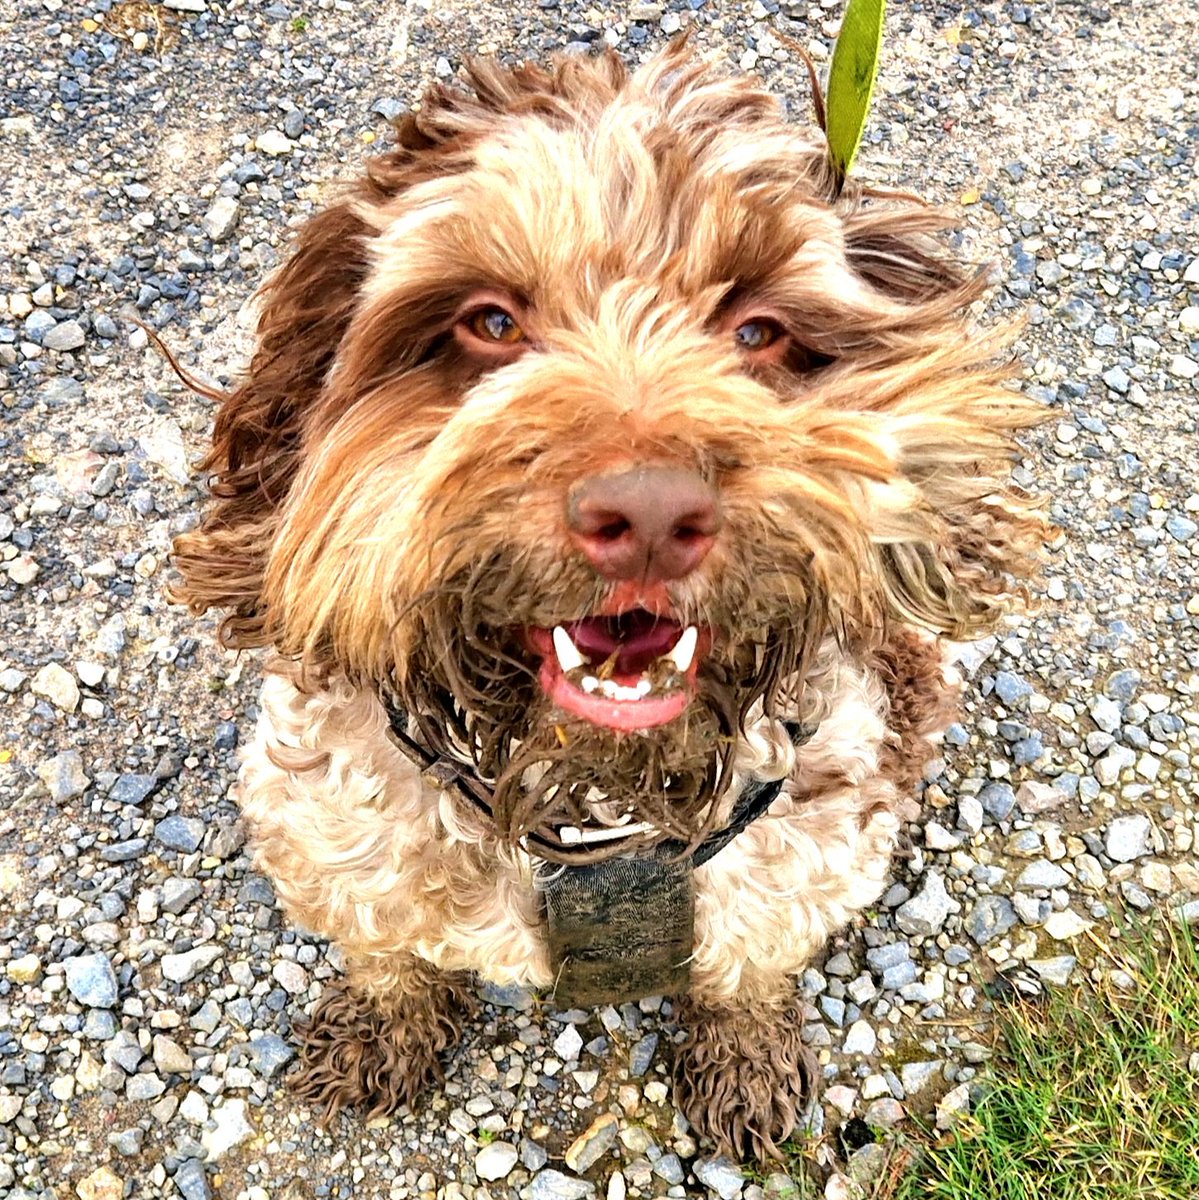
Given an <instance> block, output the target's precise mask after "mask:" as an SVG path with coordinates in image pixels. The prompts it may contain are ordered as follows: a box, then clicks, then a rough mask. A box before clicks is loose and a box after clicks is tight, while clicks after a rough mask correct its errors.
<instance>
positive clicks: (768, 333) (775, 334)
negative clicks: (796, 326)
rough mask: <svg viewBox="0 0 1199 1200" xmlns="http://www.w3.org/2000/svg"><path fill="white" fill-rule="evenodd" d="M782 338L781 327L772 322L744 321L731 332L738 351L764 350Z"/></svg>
mask: <svg viewBox="0 0 1199 1200" xmlns="http://www.w3.org/2000/svg"><path fill="white" fill-rule="evenodd" d="M782 336H783V330H782V327H781V326H779V325H778V324H776V323H775V322H774V321H766V320H761V321H746V322H745V323H744V324H741V325H738V326H737V328H736V329H735V330H734V331H733V337H734V338H735V339H736V341H737V347H738V349H740V350H749V351H751V352H752V351H754V350H765V349H766V347H767V346H773V345H774V344H775V343H776V342H777V341H778V340H779V339H780V338H781V337H782Z"/></svg>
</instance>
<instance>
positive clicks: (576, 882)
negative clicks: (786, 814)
mask: <svg viewBox="0 0 1199 1200" xmlns="http://www.w3.org/2000/svg"><path fill="white" fill-rule="evenodd" d="M384 704H385V706H386V708H387V713H388V717H389V720H390V722H391V732H392V735H393V736H394V737H395V739H396V742H397V743H398V744H399V747H400V749H401V750H402V751H403V752H404V754H405V755H407V757H408V758H409V759H411V761H412V762H413V763H414V764H415V765H416V767H418V768H419V770H420V772H421V775H422V777H423V778H424V779H425V780H426V781H427V782H428V783H429V784H430V785H431V786H433V787H435V788H438V789H440V790H443V791H448V790H453V791H455V792H456V793H457V794H458V795H460V796H462V797H463V798H464V799H465V800H466V801H467V802H468V803H469V804H470V805H471V807H472V808H474V809H475V810H476V811H477V812H479V813H480V814H481V815H482V816H484V817H486V818H487V819H488V820H489V821H490V820H491V819H492V809H491V803H490V799H491V798H490V795H489V793H488V790H487V787H486V785H485V784H484V783H483V782H482V781H481V780H480V779H479V778H478V776H476V775H475V774H474V773H473V772H471V771H470V770H469V768H468V767H467V766H466V764H464V763H460V762H457V761H455V760H453V759H450V758H446V757H444V756H443V755H439V754H436V753H434V752H433V751H432V750H430V749H429V748H428V747H426V746H423V745H421V743H420V742H418V741H417V740H416V739H415V738H413V737H412V736H411V735H410V734H409V733H408V730H407V724H408V717H407V714H406V713H404V712H403V711H402V710H401V709H398V708H396V707H395V706H394V705H392V704H390V703H388V702H387V701H386V700H384ZM784 728H785V729H786V731H787V733H788V734H789V735H790V738H791V741H792V744H793V745H795V746H797V747H798V746H801V745H803V744H804V743H805V742H806V741H808V740H809V739H810V738H811V737H812V735H813V733H815V729H814V728H813V727H810V726H806V725H798V724H795V723H792V722H784ZM782 788H783V781H782V780H781V779H773V780H753V781H751V782H750V783H749V784H747V785H746V787H745V789H744V790H743V791H742V793H741V795H740V796H738V798H737V802H736V803H735V804H734V806H733V811H732V814H731V815H730V817H729V821H728V824H727V825H725V826H724V827H723V828H722V829H718V830H717V831H716V832H714V833H712V834H709V835H708V837H706V838H705V839H704V840H703V841H702V842H701V843H700V844H699V845H698V846H697V847H695V848H694V849H692V850H690V851H689V848H688V846H687V844H686V843H684V842H681V841H678V840H676V839H673V838H668V839H664V840H662V841H660V842H657V843H655V844H654V845H653V846H652V847H651V848H650V849H649V850H647V851H644V852H643V853H640V854H636V855H627V854H623V855H622V854H621V853H620V852H619V851H618V850H616V851H614V852H613V855H612V856H611V857H609V858H605V859H601V860H599V861H597V862H592V861H589V862H580V863H577V864H573V863H569V862H568V863H561V862H552V863H549V864H547V872H546V875H545V878H544V880H543V881H540V882H539V884H538V889H539V891H540V892H541V894H542V895H543V897H544V903H545V917H546V926H547V931H548V935H549V946H550V957H551V962H552V965H553V968H554V975H555V982H554V988H553V996H554V999H555V1001H556V1002H557V1003H558V1004H560V1005H592V1004H600V1003H613V1002H619V1001H622V1000H635V999H639V998H641V997H642V996H649V995H670V994H674V993H678V992H682V991H686V989H687V980H688V974H689V963H690V958H691V954H692V952H693V950H694V907H695V889H694V879H693V874H694V871H695V869H696V868H697V867H700V866H702V865H703V864H704V863H706V862H707V861H708V860H709V859H710V858H712V857H713V855H715V854H718V853H719V852H720V851H721V850H723V849H724V848H725V847H726V846H727V845H728V844H729V843H730V842H731V841H733V839H734V838H736V837H737V835H738V834H740V833H742V832H743V831H744V830H745V829H746V828H748V827H749V826H750V825H751V824H752V823H753V822H754V821H756V820H757V819H758V818H759V817H760V816H762V814H763V813H765V812H766V810H767V809H768V808H769V807H770V805H771V804H772V803H773V802H774V800H775V799H776V797H777V796H778V795H779V793H780V792H781V791H782ZM525 843H526V848H527V849H528V852H529V854H530V855H532V856H534V857H536V855H537V850H538V847H542V848H543V849H551V850H553V851H554V855H555V858H558V859H560V858H561V857H562V855H563V847H562V845H561V844H560V843H559V842H558V841H551V840H550V839H548V838H547V837H546V836H545V835H544V834H541V833H538V832H531V833H528V834H526V835H525Z"/></svg>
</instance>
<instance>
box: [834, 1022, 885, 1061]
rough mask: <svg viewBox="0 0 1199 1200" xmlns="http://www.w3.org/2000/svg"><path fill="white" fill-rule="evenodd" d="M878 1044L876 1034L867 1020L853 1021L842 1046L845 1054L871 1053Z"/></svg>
mask: <svg viewBox="0 0 1199 1200" xmlns="http://www.w3.org/2000/svg"><path fill="white" fill-rule="evenodd" d="M877 1045H878V1034H877V1033H875V1032H874V1027H873V1026H872V1025H871V1024H870V1023H869V1022H868V1021H855V1022H854V1023H853V1024H852V1025H851V1026H850V1027H849V1032H848V1033H847V1034H846V1035H845V1045H844V1046H843V1047H842V1049H843V1050H844V1052H845V1053H846V1054H873V1053H874V1048H875V1046H877Z"/></svg>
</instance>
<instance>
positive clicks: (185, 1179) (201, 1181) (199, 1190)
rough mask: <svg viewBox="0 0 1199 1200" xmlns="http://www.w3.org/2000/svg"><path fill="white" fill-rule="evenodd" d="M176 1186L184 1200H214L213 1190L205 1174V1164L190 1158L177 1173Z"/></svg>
mask: <svg viewBox="0 0 1199 1200" xmlns="http://www.w3.org/2000/svg"><path fill="white" fill-rule="evenodd" d="M175 1186H176V1187H177V1188H178V1189H179V1194H180V1195H181V1196H182V1197H183V1200H212V1188H211V1187H210V1186H209V1183H208V1176H207V1175H206V1174H205V1172H204V1164H203V1163H201V1162H200V1161H199V1160H198V1159H195V1158H189V1159H187V1160H186V1161H185V1162H183V1163H182V1164H181V1165H180V1166H179V1169H178V1170H177V1171H176V1172H175Z"/></svg>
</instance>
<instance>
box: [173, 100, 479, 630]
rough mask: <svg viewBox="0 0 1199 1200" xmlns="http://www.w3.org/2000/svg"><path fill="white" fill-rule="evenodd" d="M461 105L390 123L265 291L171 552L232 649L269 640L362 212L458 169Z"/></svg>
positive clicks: (195, 600) (190, 595) (180, 596)
mask: <svg viewBox="0 0 1199 1200" xmlns="http://www.w3.org/2000/svg"><path fill="white" fill-rule="evenodd" d="M464 101H465V98H464V97H463V96H461V95H460V94H458V93H454V92H450V91H449V90H447V89H438V90H436V91H435V92H433V93H430V95H429V96H428V97H426V101H425V107H424V109H422V110H421V111H420V112H418V113H414V114H409V115H407V116H406V117H404V118H402V119H401V120H399V121H397V122H396V124H395V145H394V147H393V148H392V149H391V150H389V151H388V152H387V153H385V154H382V155H380V156H379V157H378V158H376V159H374V160H373V161H372V162H371V163H369V164H368V167H367V174H366V176H365V178H363V179H362V180H360V181H359V182H358V183H357V184H356V185H355V186H354V187H353V188H352V189H351V190H350V191H349V192H347V193H346V194H345V195H344V196H343V197H342V198H341V200H340V201H339V202H338V203H337V204H335V205H334V206H333V207H331V208H329V209H327V210H326V211H324V212H322V213H320V214H319V215H318V216H316V217H314V218H313V219H312V220H310V221H308V222H307V223H306V224H305V225H304V226H303V228H302V229H301V231H300V233H299V235H298V237H297V240H296V243H295V248H294V250H293V252H292V255H291V257H290V259H289V260H288V261H287V263H286V264H285V265H284V266H283V267H282V268H281V269H280V270H279V271H278V273H277V274H276V275H274V277H273V278H272V279H271V280H270V281H269V282H268V283H267V284H266V286H265V287H264V288H263V292H262V297H263V305H262V311H261V315H260V317H259V321H258V330H257V337H258V347H257V350H256V351H255V354H254V356H253V358H252V360H251V362H250V369H249V372H248V373H247V375H246V377H245V379H243V380H242V382H241V383H240V384H239V385H238V386H237V387H236V388H234V389H233V390H232V391H231V392H229V393H227V394H225V395H224V396H223V397H222V398H221V404H220V409H219V411H218V413H217V418H216V422H215V425H214V428H213V433H212V448H211V450H210V451H209V453H208V455H207V456H206V458H205V459H204V460H203V462H202V463H201V469H202V470H203V471H205V472H208V473H210V474H211V476H212V478H211V479H210V484H209V487H210V492H211V495H212V501H213V503H212V504H211V505H210V507H209V509H208V511H207V513H206V514H205V518H204V521H203V523H202V524H201V526H200V528H199V529H198V530H196V531H195V532H193V533H188V534H185V535H183V536H182V537H179V538H178V539H176V541H175V547H174V565H175V567H176V569H177V570H178V571H179V573H180V574H181V576H182V580H181V581H180V582H178V583H176V584H175V585H174V586H173V587H172V588H171V592H170V595H171V599H172V600H173V601H174V602H176V603H183V604H187V605H188V607H189V608H190V609H191V610H192V612H194V613H196V614H200V613H203V612H206V611H207V610H208V609H210V608H222V609H226V610H228V615H227V616H226V617H225V619H224V620H223V621H222V623H221V628H220V638H221V642H222V644H223V645H225V646H227V647H230V648H233V649H242V648H248V647H254V646H263V645H266V644H268V643H269V642H270V640H271V639H270V633H269V631H268V628H267V626H268V620H267V614H266V610H265V605H264V603H263V600H262V576H263V571H264V569H265V566H266V558H267V555H268V553H269V551H270V547H271V544H272V542H273V540H274V534H275V526H276V522H277V519H278V513H279V509H280V507H281V505H282V504H283V501H284V499H285V498H286V496H287V493H288V490H289V488H290V486H291V483H292V480H293V478H294V476H295V473H296V470H297V467H298V465H299V460H300V456H301V442H302V439H303V430H304V424H305V419H306V416H307V414H308V413H309V412H310V411H311V410H312V409H313V408H314V407H315V405H316V402H317V400H318V398H319V397H320V395H321V392H322V389H323V387H324V385H325V380H326V378H327V376H328V373H329V370H330V368H331V367H332V365H333V362H334V360H335V358H336V355H337V350H338V347H339V345H340V343H341V340H342V337H343V336H344V334H345V331H346V329H347V327H348V326H349V324H350V320H351V318H352V316H353V313H354V309H355V307H356V304H357V299H358V293H359V290H360V288H361V285H362V282H363V279H364V278H365V276H366V273H367V270H368V260H367V249H366V238H367V236H368V235H369V233H370V232H371V231H370V230H369V229H368V227H367V225H366V223H365V222H364V221H363V220H362V219H361V217H360V216H359V215H358V211H359V208H360V207H366V206H371V205H374V206H377V205H380V204H383V203H385V202H386V201H387V200H389V199H390V198H391V197H393V196H395V195H396V194H398V193H399V192H400V191H402V190H403V189H404V188H406V187H409V186H411V185H412V184H414V183H416V182H418V181H420V180H421V179H424V178H428V177H430V176H433V175H437V174H439V173H443V172H445V171H447V170H453V165H452V163H450V162H447V158H448V157H449V156H448V155H447V147H446V145H445V143H446V141H447V139H449V138H450V137H452V136H453V135H454V133H455V132H461V130H460V129H459V128H458V123H456V122H455V120H454V114H455V113H461V111H462V109H463V108H464V107H465V104H464ZM473 107H474V108H475V109H477V108H478V107H479V106H478V105H477V104H476V105H473ZM184 379H185V382H186V381H187V379H186V376H184Z"/></svg>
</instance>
